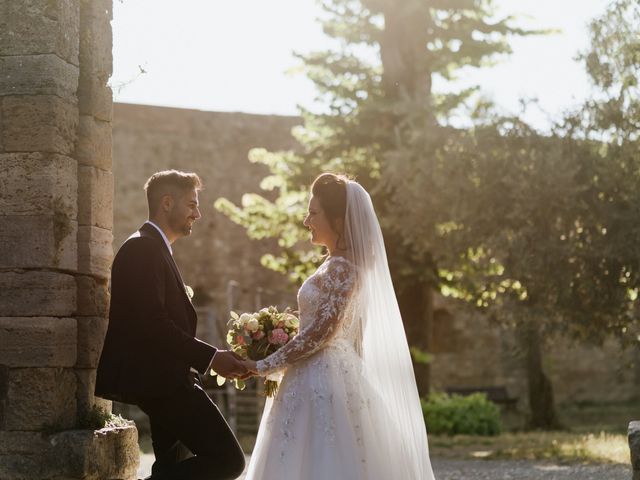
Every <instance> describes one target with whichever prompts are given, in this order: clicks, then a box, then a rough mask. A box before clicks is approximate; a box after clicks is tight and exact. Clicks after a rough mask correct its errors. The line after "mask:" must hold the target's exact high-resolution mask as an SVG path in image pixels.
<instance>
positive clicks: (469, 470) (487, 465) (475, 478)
mask: <svg viewBox="0 0 640 480" xmlns="http://www.w3.org/2000/svg"><path fill="white" fill-rule="evenodd" d="M433 470H434V473H435V475H436V479H437V480H516V479H517V480H630V479H631V467H629V466H626V465H557V464H553V463H542V462H529V461H523V460H511V461H506V460H438V459H434V460H433Z"/></svg>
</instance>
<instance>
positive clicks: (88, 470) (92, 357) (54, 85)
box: [0, 0, 138, 480]
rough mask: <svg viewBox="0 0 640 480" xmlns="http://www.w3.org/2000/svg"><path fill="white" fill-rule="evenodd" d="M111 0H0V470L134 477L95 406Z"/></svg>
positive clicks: (105, 236) (106, 209) (105, 247)
mask: <svg viewBox="0 0 640 480" xmlns="http://www.w3.org/2000/svg"><path fill="white" fill-rule="evenodd" d="M110 20H111V1H110V0H109V1H106V0H93V1H92V0H21V1H15V0H0V478H2V479H3V480H4V479H6V480H13V479H31V478H38V479H52V478H65V479H81V478H82V479H89V478H90V479H112V478H119V479H129V478H134V477H135V473H136V467H137V457H138V447H137V432H136V430H135V427H133V426H129V427H123V428H115V429H103V430H99V431H93V430H81V429H79V427H81V426H82V419H84V418H86V414H87V413H88V412H90V411H92V409H93V406H94V405H97V406H98V407H100V408H102V409H103V410H107V411H109V412H110V408H111V406H110V404H108V403H107V402H103V401H99V399H95V398H94V396H93V385H94V381H95V368H96V363H97V359H98V356H99V353H100V348H101V346H102V339H103V336H104V332H105V329H106V322H107V320H106V318H107V305H108V290H107V283H108V275H109V264H110V261H111V256H112V247H111V242H112V235H111V229H112V199H113V179H112V174H111V110H112V101H111V92H110V90H109V87H108V86H107V84H106V82H107V80H108V78H109V76H110V74H111V25H110Z"/></svg>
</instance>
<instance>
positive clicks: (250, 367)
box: [242, 360, 258, 375]
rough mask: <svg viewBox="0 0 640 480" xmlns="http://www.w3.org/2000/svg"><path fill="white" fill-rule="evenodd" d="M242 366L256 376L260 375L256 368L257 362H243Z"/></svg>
mask: <svg viewBox="0 0 640 480" xmlns="http://www.w3.org/2000/svg"><path fill="white" fill-rule="evenodd" d="M242 364H243V365H244V367H245V368H246V369H247V370H249V372H251V373H253V374H254V375H257V374H258V368H257V366H256V362H255V361H253V360H244V361H243V362H242Z"/></svg>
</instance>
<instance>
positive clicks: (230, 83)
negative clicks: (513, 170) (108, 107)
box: [111, 0, 608, 128]
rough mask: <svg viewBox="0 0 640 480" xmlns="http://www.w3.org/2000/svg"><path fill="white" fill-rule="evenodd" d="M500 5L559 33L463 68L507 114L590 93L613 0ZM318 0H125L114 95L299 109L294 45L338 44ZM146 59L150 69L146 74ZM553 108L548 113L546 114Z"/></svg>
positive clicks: (303, 96) (176, 103) (542, 121)
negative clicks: (592, 37) (596, 28)
mask: <svg viewBox="0 0 640 480" xmlns="http://www.w3.org/2000/svg"><path fill="white" fill-rule="evenodd" d="M495 1H496V4H497V5H498V6H499V8H500V12H501V13H503V14H506V15H510V14H518V15H523V16H524V17H523V18H522V19H521V20H520V22H519V24H521V25H523V26H527V27H531V28H554V29H560V30H561V33H559V34H555V35H548V36H534V37H528V38H520V39H514V40H513V42H512V47H513V50H514V54H513V55H512V56H510V57H506V58H504V59H503V61H502V62H501V63H500V64H499V65H497V66H495V67H492V68H488V69H483V70H480V71H477V70H474V71H469V72H468V73H465V78H464V79H462V82H463V83H464V84H479V85H480V86H481V87H482V89H483V92H484V93H485V94H486V95H488V96H489V97H491V98H493V100H494V101H496V102H497V103H498V104H499V105H500V106H501V107H502V108H504V109H505V110H507V111H511V112H516V111H518V110H519V98H521V97H525V98H529V99H531V98H537V99H538V100H539V106H540V108H535V109H531V110H529V111H528V112H527V115H526V118H527V119H528V120H529V121H531V122H533V123H534V124H535V125H537V126H539V127H540V128H544V127H545V126H546V125H548V121H547V116H548V115H550V116H552V117H553V116H554V115H557V114H559V113H560V112H562V111H563V110H564V109H567V108H570V107H571V106H572V105H575V104H576V103H578V102H579V101H580V100H581V99H582V98H584V97H585V95H586V94H587V92H588V91H589V88H590V86H589V81H588V78H587V76H586V74H585V71H584V68H583V66H582V65H581V64H580V63H578V62H576V61H575V60H574V58H575V56H576V54H577V53H578V52H579V51H580V50H584V49H585V48H586V47H587V46H588V36H587V28H586V26H587V22H588V21H589V20H590V19H591V18H593V17H594V16H597V15H599V14H600V13H602V12H603V11H604V8H605V7H606V5H607V4H608V0H495ZM318 14H320V9H319V7H318V6H317V4H316V2H315V0H271V1H269V0H182V1H179V2H178V1H176V0H118V1H115V2H114V12H113V17H114V18H113V57H114V68H113V70H114V71H113V77H112V79H111V85H112V86H113V89H114V100H115V101H116V102H125V103H138V104H148V105H163V106H171V107H182V108H193V109H200V110H210V111H240V112H249V113H263V114H283V115H296V114H297V113H298V112H297V108H296V106H297V105H298V104H301V105H305V106H312V105H313V98H314V95H315V92H314V89H313V85H312V84H311V82H310V81H308V80H307V79H306V78H305V77H304V75H303V74H297V75H291V74H287V71H289V70H291V69H292V68H294V67H296V66H298V65H299V64H300V62H299V60H297V59H296V58H294V57H293V55H292V52H293V51H298V52H303V53H304V52H309V51H313V50H320V49H325V48H330V43H329V41H328V40H327V38H326V37H325V36H324V35H323V33H322V30H321V28H320V25H319V24H318V22H316V21H315V18H316V17H317V16H318ZM139 66H140V67H142V68H143V69H144V70H145V71H146V73H144V74H139ZM545 112H546V113H545Z"/></svg>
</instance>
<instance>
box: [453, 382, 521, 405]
mask: <svg viewBox="0 0 640 480" xmlns="http://www.w3.org/2000/svg"><path fill="white" fill-rule="evenodd" d="M445 392H446V393H447V394H449V395H461V396H463V397H466V396H469V395H472V394H474V393H484V394H485V395H486V396H487V399H488V400H490V401H492V402H493V403H495V404H497V405H503V406H505V407H506V408H507V409H509V410H510V409H513V408H515V406H516V404H517V403H518V398H517V397H511V396H509V393H508V392H507V389H506V387H502V386H497V387H450V388H447V389H445Z"/></svg>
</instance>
